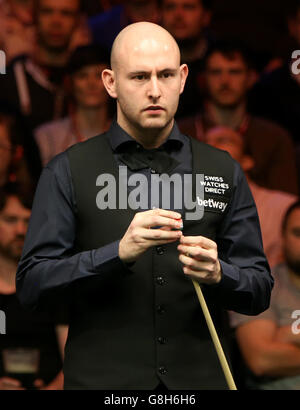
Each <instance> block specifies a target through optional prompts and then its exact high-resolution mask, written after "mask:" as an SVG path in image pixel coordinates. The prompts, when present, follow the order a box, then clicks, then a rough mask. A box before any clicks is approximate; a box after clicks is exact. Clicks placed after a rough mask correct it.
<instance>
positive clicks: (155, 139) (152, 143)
mask: <svg viewBox="0 0 300 410" xmlns="http://www.w3.org/2000/svg"><path fill="white" fill-rule="evenodd" d="M117 123H118V124H119V126H120V127H121V128H122V129H123V130H124V131H126V132H127V134H129V135H130V136H131V137H132V138H133V139H135V140H136V141H137V142H138V143H140V144H141V145H142V146H143V147H144V148H146V149H154V148H158V147H160V146H161V145H162V144H163V143H164V142H165V140H166V139H167V138H168V136H169V134H170V133H171V131H172V128H173V125H174V118H173V119H172V120H171V121H170V123H169V124H167V125H166V126H165V127H164V128H162V129H154V128H143V129H140V128H137V127H135V126H134V125H132V124H128V122H124V121H122V119H120V118H118V119H117Z"/></svg>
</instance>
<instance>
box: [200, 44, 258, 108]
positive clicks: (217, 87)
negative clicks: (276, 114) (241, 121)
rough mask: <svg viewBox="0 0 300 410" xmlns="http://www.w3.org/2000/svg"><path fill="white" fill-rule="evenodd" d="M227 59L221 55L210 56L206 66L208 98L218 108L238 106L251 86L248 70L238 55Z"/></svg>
mask: <svg viewBox="0 0 300 410" xmlns="http://www.w3.org/2000/svg"><path fill="white" fill-rule="evenodd" d="M233 57H234V58H233V59H228V58H227V57H226V56H223V55H222V54H221V53H218V52H216V53H214V54H212V55H211V56H210V57H209V58H208V61H207V66H206V84H207V89H208V94H209V98H210V99H211V100H212V102H213V103H214V104H216V105H217V106H219V107H224V108H227V107H228V108H230V107H236V106H237V105H239V104H240V103H241V102H242V101H243V100H244V99H245V98H246V94H247V91H248V89H249V88H250V86H251V78H250V73H249V69H248V68H247V66H246V64H245V62H244V61H243V59H242V58H241V57H240V56H239V54H235V55H234V56H233Z"/></svg>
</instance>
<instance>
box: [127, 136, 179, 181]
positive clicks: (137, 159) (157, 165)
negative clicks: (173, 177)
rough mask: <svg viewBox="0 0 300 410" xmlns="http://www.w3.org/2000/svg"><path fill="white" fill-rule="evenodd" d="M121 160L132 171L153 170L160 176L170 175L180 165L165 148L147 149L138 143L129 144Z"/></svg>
mask: <svg viewBox="0 0 300 410" xmlns="http://www.w3.org/2000/svg"><path fill="white" fill-rule="evenodd" d="M119 159H120V160H121V161H122V162H123V163H124V164H125V165H127V166H128V167H129V168H130V169H131V171H138V170H140V169H143V168H151V169H154V170H155V171H156V172H157V173H158V174H162V173H169V172H171V171H173V169H174V168H176V167H177V165H178V164H179V161H177V160H176V159H174V158H172V157H171V156H170V155H169V154H168V153H167V152H166V150H165V149H164V148H156V149H145V148H143V147H142V146H140V145H138V144H136V143H131V144H128V146H127V148H126V152H124V153H121V154H119Z"/></svg>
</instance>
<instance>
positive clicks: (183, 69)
mask: <svg viewBox="0 0 300 410" xmlns="http://www.w3.org/2000/svg"><path fill="white" fill-rule="evenodd" d="M179 69H180V78H181V80H180V81H181V84H180V94H182V92H183V90H184V86H185V82H186V79H187V76H188V74H189V69H188V66H187V65H186V64H182V65H181V66H180V68H179Z"/></svg>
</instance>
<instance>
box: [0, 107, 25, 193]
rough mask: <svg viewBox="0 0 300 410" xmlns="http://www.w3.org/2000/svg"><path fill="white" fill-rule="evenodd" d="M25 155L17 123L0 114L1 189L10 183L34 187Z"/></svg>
mask: <svg viewBox="0 0 300 410" xmlns="http://www.w3.org/2000/svg"><path fill="white" fill-rule="evenodd" d="M23 153H24V149H23V146H22V143H21V141H20V138H18V131H17V129H16V121H15V120H14V118H13V117H12V116H11V115H8V114H6V113H1V112H0V187H2V186H4V185H5V184H6V183H7V182H9V181H10V182H16V181H17V182H19V183H21V184H22V185H26V186H28V187H30V186H32V187H33V183H32V182H31V179H30V175H29V172H28V167H27V164H26V162H25V158H24V155H23Z"/></svg>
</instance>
